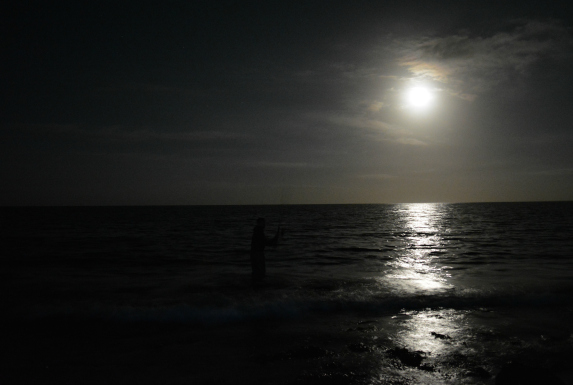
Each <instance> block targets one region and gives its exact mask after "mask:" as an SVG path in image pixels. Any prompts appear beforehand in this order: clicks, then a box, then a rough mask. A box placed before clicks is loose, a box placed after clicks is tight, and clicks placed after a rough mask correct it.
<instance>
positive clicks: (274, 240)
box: [267, 226, 281, 247]
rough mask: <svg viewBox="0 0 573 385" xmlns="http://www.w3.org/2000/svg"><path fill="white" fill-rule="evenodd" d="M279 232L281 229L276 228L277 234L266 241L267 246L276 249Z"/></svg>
mask: <svg viewBox="0 0 573 385" xmlns="http://www.w3.org/2000/svg"><path fill="white" fill-rule="evenodd" d="M280 232H281V227H280V226H279V227H277V233H276V234H275V236H274V237H273V238H272V239H269V240H267V246H273V247H276V246H277V245H278V243H279V234H280Z"/></svg>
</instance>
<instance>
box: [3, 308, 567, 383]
mask: <svg viewBox="0 0 573 385" xmlns="http://www.w3.org/2000/svg"><path fill="white" fill-rule="evenodd" d="M549 326H550V325H549ZM543 327H548V325H544V326H543ZM512 328H513V329H515V327H514V325H512V324H511V319H508V318H505V320H504V321H502V322H500V318H499V315H498V314H495V313H494V312H491V311H488V310H483V311H454V310H448V309H435V310H432V309H428V310H426V311H422V312H405V311H404V312H401V313H399V314H394V315H384V316H379V317H372V316H370V317H364V316H362V315H360V314H345V315H341V314H338V315H329V316H325V315H320V316H318V315H315V316H307V317H300V318H298V319H292V320H284V319H283V320H272V319H271V320H269V319H265V320H259V321H252V320H251V321H248V322H247V321H245V322H242V323H234V324H224V325H211V326H205V325H203V326H200V325H185V324H175V323H172V324H165V323H141V322H130V323H127V322H109V321H97V322H96V321H85V320H78V319H64V318H61V317H60V318H57V319H56V318H53V319H44V320H43V321H42V322H39V321H38V320H36V321H33V322H18V323H16V324H12V325H8V326H7V327H5V328H4V329H3V331H2V340H3V341H2V346H4V347H6V348H7V353H8V357H7V358H5V359H4V360H3V361H2V378H1V382H2V383H6V384H10V383H22V384H24V383H25V384H61V383H73V384H101V383H137V384H156V383H162V384H183V383H185V384H189V383H196V384H364V383H373V384H419V383H427V384H459V383H465V384H494V383H496V382H495V377H496V375H497V374H498V373H499V371H500V370H501V368H502V367H503V365H504V364H505V363H507V362H521V363H523V364H524V365H527V366H529V367H531V366H532V365H533V366H535V367H539V368H541V369H543V370H548V371H550V372H551V373H554V374H555V375H556V376H557V377H556V378H558V380H559V381H562V383H565V384H571V383H573V381H571V380H572V379H573V374H572V373H571V370H570V369H569V366H570V365H569V363H570V362H571V359H572V358H573V348H572V344H571V336H570V335H568V334H567V331H566V330H558V329H555V328H554V329H551V330H553V332H552V334H547V335H545V336H538V335H537V333H538V331H539V330H538V329H537V328H536V327H535V326H534V325H533V326H531V327H530V328H533V329H534V330H529V329H528V328H527V327H525V328H524V329H523V330H515V333H514V334H513V335H511V333H507V334H506V332H507V330H510V329H512ZM548 330H549V329H548ZM528 336H529V337H528Z"/></svg>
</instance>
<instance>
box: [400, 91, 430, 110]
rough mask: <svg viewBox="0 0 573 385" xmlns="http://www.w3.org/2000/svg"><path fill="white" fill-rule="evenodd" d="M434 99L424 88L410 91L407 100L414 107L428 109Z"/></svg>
mask: <svg viewBox="0 0 573 385" xmlns="http://www.w3.org/2000/svg"><path fill="white" fill-rule="evenodd" d="M432 99H433V95H432V93H431V92H430V91H429V90H428V89H427V88H424V87H413V88H411V89H410V90H408V93H407V94H406V100H407V101H408V104H409V105H411V106H412V107H415V108H419V109H423V108H426V107H428V106H429V105H430V104H431V102H432Z"/></svg>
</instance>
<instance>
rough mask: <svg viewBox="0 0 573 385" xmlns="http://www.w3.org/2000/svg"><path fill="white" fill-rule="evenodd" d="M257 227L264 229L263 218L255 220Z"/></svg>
mask: <svg viewBox="0 0 573 385" xmlns="http://www.w3.org/2000/svg"><path fill="white" fill-rule="evenodd" d="M257 226H260V227H265V218H258V219H257Z"/></svg>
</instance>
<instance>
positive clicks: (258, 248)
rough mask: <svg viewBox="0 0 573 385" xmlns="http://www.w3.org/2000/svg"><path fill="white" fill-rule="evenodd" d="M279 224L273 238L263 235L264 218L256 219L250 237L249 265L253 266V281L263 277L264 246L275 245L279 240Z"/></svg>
mask: <svg viewBox="0 0 573 385" xmlns="http://www.w3.org/2000/svg"><path fill="white" fill-rule="evenodd" d="M279 231H280V226H279V227H278V228H277V233H276V235H275V236H274V238H270V239H269V238H267V237H266V236H265V218H259V219H257V225H256V226H255V228H254V230H253V238H252V239H251V266H252V268H253V282H260V281H262V279H263V278H264V277H265V270H266V269H265V246H276V245H277V243H278V240H279Z"/></svg>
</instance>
